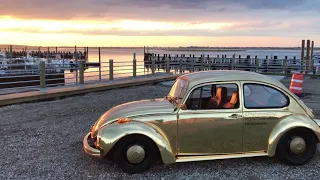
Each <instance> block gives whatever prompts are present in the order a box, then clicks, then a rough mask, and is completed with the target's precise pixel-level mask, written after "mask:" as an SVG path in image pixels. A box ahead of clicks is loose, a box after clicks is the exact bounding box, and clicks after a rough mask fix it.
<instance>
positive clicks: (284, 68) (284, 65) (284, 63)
mask: <svg viewBox="0 0 320 180" xmlns="http://www.w3.org/2000/svg"><path fill="white" fill-rule="evenodd" d="M282 71H283V74H285V73H286V61H285V60H284V59H282Z"/></svg>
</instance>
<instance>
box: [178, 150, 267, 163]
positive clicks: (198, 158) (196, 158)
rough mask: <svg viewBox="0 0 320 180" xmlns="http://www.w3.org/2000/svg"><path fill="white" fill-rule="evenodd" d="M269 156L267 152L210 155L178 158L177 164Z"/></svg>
mask: <svg viewBox="0 0 320 180" xmlns="http://www.w3.org/2000/svg"><path fill="white" fill-rule="evenodd" d="M257 156H268V154H267V153H265V152H259V153H244V154H225V155H210V156H180V157H179V156H178V157H177V159H176V162H189V161H208V160H218V159H233V158H245V157H257Z"/></svg>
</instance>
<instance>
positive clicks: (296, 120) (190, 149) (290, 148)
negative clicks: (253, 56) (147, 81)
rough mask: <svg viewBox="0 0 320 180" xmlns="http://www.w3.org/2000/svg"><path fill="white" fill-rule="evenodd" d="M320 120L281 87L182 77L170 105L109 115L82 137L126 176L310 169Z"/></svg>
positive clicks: (217, 76)
mask: <svg viewBox="0 0 320 180" xmlns="http://www.w3.org/2000/svg"><path fill="white" fill-rule="evenodd" d="M319 126H320V120H317V119H315V117H314V115H313V113H312V110H311V109H309V108H308V107H307V106H306V105H305V104H304V103H303V102H302V101H301V100H300V99H299V98H298V97H297V96H296V95H295V94H293V93H292V92H291V91H289V90H288V89H287V88H286V87H285V86H284V85H283V84H282V83H281V82H279V81H278V80H276V79H273V78H271V77H269V76H266V75H262V74H259V73H254V72H247V71H238V70H213V71H201V72H194V73H188V74H184V75H181V76H179V77H178V78H177V79H176V81H175V83H174V84H173V86H172V87H171V90H170V92H169V93H168V95H167V96H166V97H165V98H159V99H150V100H141V101H134V102H128V103H125V104H121V105H118V106H115V107H113V108H111V109H110V110H108V111H107V112H105V113H104V114H103V115H102V116H101V117H100V118H99V119H98V120H97V121H96V123H95V124H94V125H93V126H92V128H91V130H90V132H89V133H88V134H87V135H86V136H85V137H84V140H83V148H84V151H85V152H86V153H87V154H88V155H90V156H93V157H98V158H104V157H106V156H110V157H114V158H115V159H114V160H115V161H116V162H117V163H118V164H119V166H120V167H121V168H122V169H123V170H124V171H126V172H128V173H139V172H144V171H146V170H147V169H148V168H149V167H150V166H151V165H152V163H154V162H155V161H156V159H157V158H158V159H160V160H162V162H163V163H164V164H173V163H176V162H187V161H201V160H214V159H227V158H241V157H254V156H269V157H274V156H276V157H278V159H280V160H282V161H283V162H286V163H289V164H294V165H301V164H305V163H307V162H308V161H310V159H311V158H312V157H313V155H314V153H315V152H316V144H317V143H318V142H319V140H320V128H319Z"/></svg>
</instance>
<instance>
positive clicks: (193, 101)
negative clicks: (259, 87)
mask: <svg viewBox="0 0 320 180" xmlns="http://www.w3.org/2000/svg"><path fill="white" fill-rule="evenodd" d="M186 106H187V109H192V110H196V109H237V108H239V93H238V87H237V85H235V84H227V85H210V86H204V87H199V88H197V89H195V90H194V91H193V92H192V93H191V94H190V97H189V99H188V101H187V103H186Z"/></svg>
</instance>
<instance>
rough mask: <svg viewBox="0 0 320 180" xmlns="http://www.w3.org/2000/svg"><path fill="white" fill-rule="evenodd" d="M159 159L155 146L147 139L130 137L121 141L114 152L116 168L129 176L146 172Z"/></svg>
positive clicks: (136, 136) (135, 136)
mask: <svg viewBox="0 0 320 180" xmlns="http://www.w3.org/2000/svg"><path fill="white" fill-rule="evenodd" d="M158 159H159V151H158V149H157V146H156V144H155V143H154V142H153V141H152V140H151V139H150V138H148V137H146V136H142V135H131V136H128V137H125V138H124V139H121V140H120V141H119V142H118V143H117V145H116V147H115V151H114V160H115V162H116V163H117V164H118V166H119V167H120V168H121V169H122V170H123V171H125V172H127V173H130V174H135V173H142V172H145V171H147V170H148V169H149V168H150V167H151V166H152V165H153V164H155V163H156V161H157V160H158Z"/></svg>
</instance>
